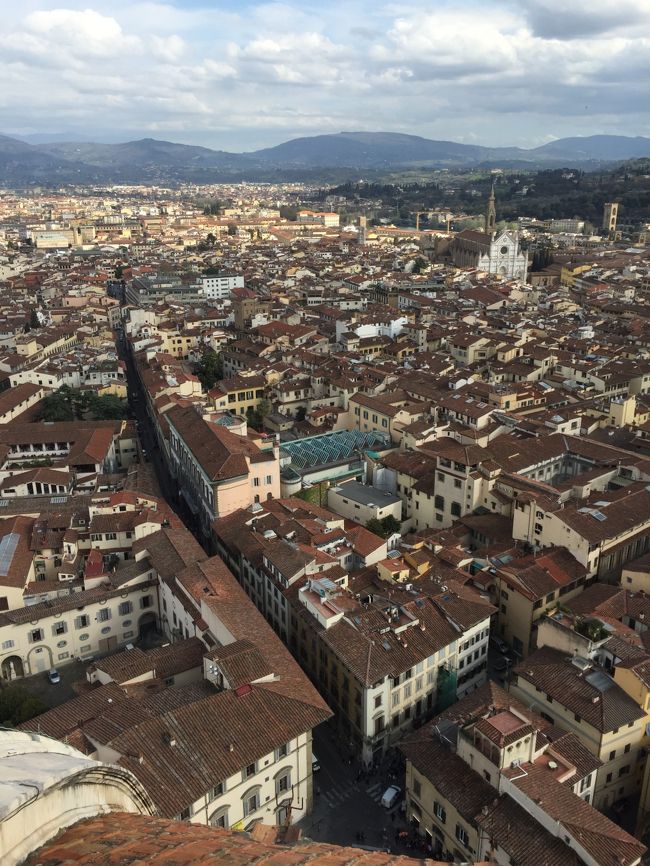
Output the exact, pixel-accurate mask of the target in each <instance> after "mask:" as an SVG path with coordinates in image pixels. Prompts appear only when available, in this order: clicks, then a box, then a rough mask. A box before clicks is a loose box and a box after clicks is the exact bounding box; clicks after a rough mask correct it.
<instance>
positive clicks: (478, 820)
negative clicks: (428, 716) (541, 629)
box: [401, 683, 646, 866]
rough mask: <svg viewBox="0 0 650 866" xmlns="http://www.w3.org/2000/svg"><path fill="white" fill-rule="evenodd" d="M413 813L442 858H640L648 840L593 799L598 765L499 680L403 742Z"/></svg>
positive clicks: (574, 864) (572, 864)
mask: <svg viewBox="0 0 650 866" xmlns="http://www.w3.org/2000/svg"><path fill="white" fill-rule="evenodd" d="M401 750H402V752H403V753H404V755H405V757H406V801H407V817H408V818H409V820H410V822H411V824H412V825H413V826H414V827H416V828H417V830H418V832H419V833H420V835H422V836H423V837H424V838H425V839H426V840H427V841H428V843H429V845H430V846H431V848H432V850H433V853H434V856H435V855H443V856H447V857H453V859H454V861H455V862H476V861H479V860H483V859H487V858H488V857H489V858H490V859H491V860H493V861H494V862H495V863H498V864H503V866H510V864H513V863H517V864H518V866H539V864H543V863H557V864H558V866H559V864H562V866H579V864H585V866H612V864H614V863H617V862H618V863H620V862H625V863H629V864H638V863H640V861H641V857H642V856H643V854H644V853H645V850H646V849H645V846H644V845H643V844H642V843H640V842H639V841H638V840H637V839H635V838H634V837H632V836H630V835H629V834H628V833H626V832H625V831H623V830H622V829H621V828H620V827H618V826H617V825H616V824H614V823H612V822H611V821H610V820H609V819H608V818H606V817H605V816H604V815H603V814H601V813H600V812H598V811H596V809H595V808H594V807H593V805H592V804H591V801H592V799H593V791H594V778H595V775H596V773H597V772H598V771H599V767H600V762H599V761H598V760H597V759H596V758H595V757H594V756H593V755H592V754H591V753H590V752H589V751H588V749H586V748H585V747H584V745H583V744H582V743H581V742H580V740H579V739H578V738H577V737H576V736H575V735H574V734H572V733H570V732H566V731H562V730H560V729H558V728H554V727H551V726H550V725H548V724H547V723H546V722H545V720H544V719H543V718H540V717H539V716H538V715H537V714H536V713H534V712H532V711H531V710H530V709H529V708H528V707H527V706H525V705H523V704H521V703H519V702H518V701H516V700H514V699H513V698H512V697H511V696H510V695H509V694H508V693H507V692H505V691H504V690H502V689H500V688H499V687H498V686H496V685H495V684H494V683H489V684H486V685H485V686H484V687H483V688H482V689H479V690H478V691H477V692H474V693H473V694H472V695H469V696H468V697H467V698H465V700H463V701H460V702H459V703H458V704H455V705H454V706H453V707H451V708H450V709H449V710H447V711H446V712H444V713H442V714H440V715H439V716H437V717H436V719H435V720H434V724H433V725H431V726H426V727H423V728H422V729H420V730H419V731H418V732H417V733H415V734H414V735H412V737H410V738H409V739H408V740H406V741H405V742H404V743H403V744H402V745H401Z"/></svg>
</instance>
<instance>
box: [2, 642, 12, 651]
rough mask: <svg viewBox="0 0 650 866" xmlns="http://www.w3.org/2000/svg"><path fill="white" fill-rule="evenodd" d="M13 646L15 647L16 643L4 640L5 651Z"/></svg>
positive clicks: (3, 647)
mask: <svg viewBox="0 0 650 866" xmlns="http://www.w3.org/2000/svg"><path fill="white" fill-rule="evenodd" d="M12 646H14V641H12V640H3V641H2V649H3V650H8V649H11V648H12Z"/></svg>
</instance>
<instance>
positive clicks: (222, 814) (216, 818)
mask: <svg viewBox="0 0 650 866" xmlns="http://www.w3.org/2000/svg"><path fill="white" fill-rule="evenodd" d="M210 826H211V827H222V828H223V829H224V830H227V829H228V807H227V806H222V808H221V809H217V810H216V812H213V813H212V814H211V815H210Z"/></svg>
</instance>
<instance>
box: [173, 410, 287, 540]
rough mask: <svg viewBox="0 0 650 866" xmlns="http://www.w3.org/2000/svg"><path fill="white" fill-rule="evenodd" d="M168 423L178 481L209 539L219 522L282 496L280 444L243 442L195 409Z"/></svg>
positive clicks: (251, 438)
mask: <svg viewBox="0 0 650 866" xmlns="http://www.w3.org/2000/svg"><path fill="white" fill-rule="evenodd" d="M166 419H167V422H168V424H169V454H170V464H169V468H170V471H171V474H172V477H173V478H174V479H175V480H176V482H177V483H178V485H179V493H180V495H181V496H182V497H183V498H184V500H185V501H186V502H187V504H188V506H189V507H190V509H191V510H192V512H193V513H194V514H195V515H196V516H197V518H198V520H199V522H200V525H201V528H202V530H203V532H204V533H205V535H206V537H208V536H209V532H210V526H211V524H212V522H213V521H214V520H215V519H216V518H217V517H220V516H223V515H226V514H231V513H232V512H233V511H235V510H237V509H238V508H247V507H248V506H249V505H250V504H251V503H253V502H263V501H265V500H267V499H269V498H271V497H279V496H280V455H279V448H278V446H277V443H276V441H275V439H272V438H262V437H259V436H253V435H246V436H238V435H237V434H235V433H232V432H230V430H228V429H226V428H225V427H223V426H221V425H219V424H212V423H210V422H209V421H208V420H206V419H205V418H202V417H201V416H200V415H199V414H198V413H197V412H196V411H195V410H194V408H192V407H187V408H185V407H180V406H177V407H174V408H173V409H171V410H170V411H169V412H168V413H167V415H166Z"/></svg>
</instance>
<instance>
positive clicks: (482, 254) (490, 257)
mask: <svg viewBox="0 0 650 866" xmlns="http://www.w3.org/2000/svg"><path fill="white" fill-rule="evenodd" d="M450 252H451V258H452V261H453V263H454V264H455V265H456V267H459V268H476V269H477V270H479V271H486V272H487V273H488V274H497V275H498V276H501V277H504V278H505V279H508V280H512V279H519V280H525V279H526V273H527V271H528V253H527V252H523V251H522V250H521V249H520V246H519V235H518V233H517V232H511V231H502V232H499V233H497V231H496V208H495V202H494V187H493V188H492V192H491V194H490V198H489V199H488V205H487V210H486V214H485V231H482V232H480V231H474V230H472V229H465V230H464V231H462V232H458V234H457V235H456V236H455V238H454V239H453V241H452V242H451V245H450Z"/></svg>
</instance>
